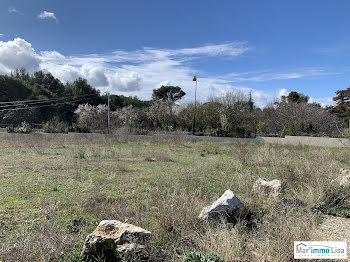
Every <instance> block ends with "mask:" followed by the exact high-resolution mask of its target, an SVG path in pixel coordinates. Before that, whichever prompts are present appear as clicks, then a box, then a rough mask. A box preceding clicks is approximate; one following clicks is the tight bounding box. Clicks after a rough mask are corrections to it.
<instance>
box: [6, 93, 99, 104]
mask: <svg viewBox="0 0 350 262" xmlns="http://www.w3.org/2000/svg"><path fill="white" fill-rule="evenodd" d="M96 95H98V94H87V95H79V96H66V97H57V98H47V99H35V100H17V101H6V102H0V105H6V104H20V103H31V102H44V101H47V102H50V101H53V100H59V99H67V98H74V99H75V98H80V97H88V96H96ZM9 106H10V105H9Z"/></svg>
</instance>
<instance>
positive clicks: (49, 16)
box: [38, 11, 57, 21]
mask: <svg viewBox="0 0 350 262" xmlns="http://www.w3.org/2000/svg"><path fill="white" fill-rule="evenodd" d="M38 18H40V19H53V20H56V21H57V18H56V15H55V13H53V12H48V11H43V12H41V13H40V14H38Z"/></svg>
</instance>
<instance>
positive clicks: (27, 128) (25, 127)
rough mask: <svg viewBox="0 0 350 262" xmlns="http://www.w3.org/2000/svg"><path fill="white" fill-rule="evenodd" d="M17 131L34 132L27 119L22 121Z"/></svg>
mask: <svg viewBox="0 0 350 262" xmlns="http://www.w3.org/2000/svg"><path fill="white" fill-rule="evenodd" d="M15 132H16V133H21V134H30V133H31V132H32V127H31V126H30V124H29V123H28V122H26V121H24V122H22V124H21V126H20V127H18V128H17V129H15Z"/></svg>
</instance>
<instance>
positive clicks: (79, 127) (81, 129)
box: [70, 123, 90, 133]
mask: <svg viewBox="0 0 350 262" xmlns="http://www.w3.org/2000/svg"><path fill="white" fill-rule="evenodd" d="M70 131H72V132H77V133H90V128H89V127H88V126H87V125H85V124H81V123H74V124H73V125H72V127H71V128H70Z"/></svg>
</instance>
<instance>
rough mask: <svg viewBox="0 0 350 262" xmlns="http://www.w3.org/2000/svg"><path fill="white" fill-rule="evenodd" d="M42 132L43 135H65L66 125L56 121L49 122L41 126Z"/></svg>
mask: <svg viewBox="0 0 350 262" xmlns="http://www.w3.org/2000/svg"><path fill="white" fill-rule="evenodd" d="M42 131H43V132H45V133H66V132H67V131H68V130H67V125H66V124H65V123H64V122H60V121H58V120H55V119H54V120H50V121H47V122H46V123H44V124H43V126H42Z"/></svg>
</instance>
